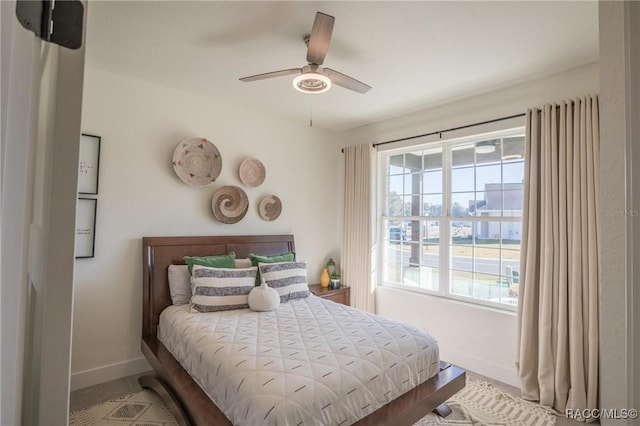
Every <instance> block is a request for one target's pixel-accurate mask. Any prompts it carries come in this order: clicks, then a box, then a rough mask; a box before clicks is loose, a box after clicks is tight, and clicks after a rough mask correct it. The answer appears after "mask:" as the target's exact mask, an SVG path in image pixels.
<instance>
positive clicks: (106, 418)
mask: <svg viewBox="0 0 640 426" xmlns="http://www.w3.org/2000/svg"><path fill="white" fill-rule="evenodd" d="M177 424H178V423H177V422H176V421H175V419H174V418H173V416H172V415H171V413H170V412H169V408H167V406H166V405H165V404H164V402H162V400H161V399H160V398H159V397H158V396H157V395H156V394H155V392H153V391H149V390H142V391H140V392H136V393H133V394H131V395H126V396H122V397H120V398H116V399H112V400H110V401H107V402H103V403H101V404H98V405H94V406H93V407H89V408H83V409H80V410H76V411H72V412H71V414H70V415H69V426H116V425H117V426H161V425H166V426H175V425H177Z"/></svg>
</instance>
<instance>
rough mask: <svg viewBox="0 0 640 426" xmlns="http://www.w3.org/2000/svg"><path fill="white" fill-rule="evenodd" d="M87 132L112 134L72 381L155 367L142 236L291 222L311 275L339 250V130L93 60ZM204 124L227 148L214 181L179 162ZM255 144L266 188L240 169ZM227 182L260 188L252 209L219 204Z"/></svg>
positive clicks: (77, 316)
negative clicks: (192, 175)
mask: <svg viewBox="0 0 640 426" xmlns="http://www.w3.org/2000/svg"><path fill="white" fill-rule="evenodd" d="M274 104H277V100H274ZM83 132H85V133H91V134H95V135H99V136H101V137H102V146H101V156H100V181H99V182H100V183H99V195H98V197H97V198H98V212H97V229H96V249H95V253H96V254H95V258H93V259H78V260H77V261H76V281H75V302H74V329H73V360H72V388H73V389H77V388H81V387H85V386H89V385H92V384H95V383H100V382H103V381H106V380H111V379H114V378H117V377H121V376H125V375H128V374H133V373H137V372H140V371H144V370H146V369H148V368H149V367H148V365H147V364H146V361H144V359H143V358H142V354H141V352H140V333H141V316H142V245H141V238H142V237H143V236H161V235H220V234H224V235H240V234H280V233H292V234H294V235H295V238H296V251H297V252H298V256H299V258H300V259H305V260H307V261H308V267H309V279H310V280H311V281H315V280H317V279H319V275H320V271H321V265H322V264H323V263H324V262H326V260H327V258H328V257H329V256H334V257H336V258H339V256H338V255H339V245H338V242H337V241H338V237H337V235H338V230H337V225H338V217H339V215H338V214H337V212H336V210H335V206H334V204H335V202H334V199H335V197H336V188H338V186H339V174H338V173H335V172H334V169H335V167H336V166H335V164H336V161H338V160H339V156H340V151H339V148H338V146H337V142H336V141H337V138H336V135H335V134H333V133H331V132H328V131H326V130H322V129H319V128H315V127H314V128H309V125H308V122H294V121H288V120H282V119H280V118H276V116H274V115H271V114H269V113H266V112H262V111H256V110H250V109H247V108H245V107H241V106H238V105H232V104H228V103H222V102H219V101H216V100H215V99H207V98H204V97H199V96H196V95H193V94H188V93H185V92H179V91H175V90H173V89H169V88H166V87H162V86H158V85H153V84H150V83H147V82H145V81H141V80H135V79H131V78H128V77H123V76H120V75H116V74H113V73H109V72H105V71H102V70H98V69H95V68H90V67H87V69H86V74H85V97H84V105H83ZM195 136H200V137H205V138H208V139H209V140H211V141H212V142H213V143H214V144H216V146H217V147H218V149H219V150H220V153H221V155H222V163H223V168H222V173H221V175H220V177H219V178H218V179H217V181H216V182H214V183H213V184H211V185H209V186H207V187H204V188H194V187H190V186H188V185H186V184H185V183H183V182H182V181H181V180H180V179H179V178H178V177H177V176H176V174H175V172H174V171H173V167H172V164H171V161H172V157H173V152H174V150H175V148H176V146H177V145H178V144H179V142H180V141H181V140H183V139H186V138H189V137H195ZM249 156H253V157H255V158H258V159H259V160H261V161H262V162H263V163H264V165H265V167H266V170H267V177H266V180H265V182H264V184H263V185H262V186H260V187H258V188H247V187H244V185H242V183H241V182H240V180H239V178H238V166H239V165H240V162H241V161H242V160H244V159H245V158H247V157H249ZM223 185H239V186H240V187H242V188H243V189H245V191H246V192H247V194H248V197H249V202H250V206H249V211H248V213H247V215H246V216H245V218H244V219H243V220H242V221H240V222H239V223H237V224H234V225H224V224H221V223H220V222H217V221H216V220H215V219H214V217H213V214H212V212H211V197H212V195H213V192H214V191H215V190H216V189H217V188H220V187H221V186H223ZM267 194H275V195H277V196H278V197H280V199H281V200H282V202H283V212H282V215H281V216H280V217H279V218H278V219H277V220H276V221H274V222H265V221H263V220H262V219H260V218H259V216H258V214H257V204H258V201H259V200H260V198H261V197H262V196H264V195H267Z"/></svg>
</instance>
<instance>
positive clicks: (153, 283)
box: [139, 235, 466, 426]
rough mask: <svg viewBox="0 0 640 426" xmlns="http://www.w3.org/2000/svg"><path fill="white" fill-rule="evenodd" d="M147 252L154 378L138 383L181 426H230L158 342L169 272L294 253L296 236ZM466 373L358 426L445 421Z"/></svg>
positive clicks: (223, 239) (145, 330)
mask: <svg viewBox="0 0 640 426" xmlns="http://www.w3.org/2000/svg"><path fill="white" fill-rule="evenodd" d="M142 251H143V302H142V352H143V354H144V356H145V357H146V358H147V360H148V361H149V363H150V364H151V366H152V367H153V370H154V372H155V373H156V374H155V375H148V376H143V377H141V378H140V379H139V381H140V384H141V385H142V386H143V387H144V388H149V389H152V390H154V391H155V392H156V393H157V394H158V395H159V396H160V397H161V398H162V399H163V401H164V402H165V403H167V405H168V406H169V409H170V410H171V413H172V414H173V415H174V416H175V417H176V419H177V420H178V423H179V424H181V425H231V422H230V421H229V419H227V418H226V416H225V415H224V414H223V413H222V412H221V411H220V410H219V409H218V407H217V406H216V405H215V404H214V403H213V401H212V400H211V399H210V398H209V397H208V396H207V394H205V393H204V391H203V390H202V389H201V388H200V386H198V384H196V382H195V381H194V380H193V379H192V378H191V377H190V376H189V374H188V373H187V372H186V371H185V370H184V369H183V368H182V366H180V364H179V363H178V361H177V360H176V359H175V358H174V357H173V356H172V355H171V353H170V352H169V351H168V350H167V348H166V347H165V346H164V345H163V344H162V343H160V342H159V341H158V339H157V337H156V336H157V328H158V321H159V318H160V313H161V312H162V311H163V310H164V309H165V308H166V307H167V306H170V305H171V296H170V293H169V283H168V278H167V269H168V267H169V265H172V264H184V261H183V260H182V258H183V256H207V255H209V256H210V255H224V254H228V253H229V252H232V251H233V252H235V253H236V256H237V258H245V257H247V256H248V255H249V253H259V254H263V255H275V254H280V253H285V252H288V251H295V246H294V240H293V235H255V236H249V235H245V236H210V237H209V236H206V237H200V236H197V237H145V238H143V239H142ZM465 380H466V379H465V371H464V370H461V369H459V368H457V367H455V366H449V365H446V366H441V371H440V373H439V374H437V375H436V376H434V377H432V378H431V379H429V380H427V381H426V382H424V383H422V384H421V385H419V386H417V387H415V388H413V389H412V390H410V391H409V392H407V393H405V394H404V395H402V396H400V397H398V398H397V399H395V400H393V401H391V402H390V403H388V404H386V405H384V406H383V407H381V408H380V409H378V410H377V411H375V412H374V413H372V414H370V415H368V416H367V417H365V418H363V419H361V420H359V421H358V422H356V423H355V424H356V425H358V426H366V425H393V426H402V425H407V426H409V425H412V424H413V423H415V422H416V421H418V420H419V419H421V418H422V417H424V416H425V415H427V414H429V413H430V412H431V411H434V410H436V411H437V412H439V413H440V414H443V415H446V413H447V412H446V410H447V409H448V407H446V404H444V401H446V400H447V399H448V398H449V397H451V396H452V395H453V394H455V393H456V392H458V391H459V390H460V389H462V388H463V387H464V385H465Z"/></svg>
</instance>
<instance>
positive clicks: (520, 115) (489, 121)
mask: <svg viewBox="0 0 640 426" xmlns="http://www.w3.org/2000/svg"><path fill="white" fill-rule="evenodd" d="M525 115H526V113H521V114H514V115H510V116H508V117H500V118H494V119H493V120H487V121H481V122H479V123H473V124H467V125H464V126H458V127H452V128H450V129H445V130H438V131H435V132H430V133H424V134H422V135H416V136H408V137H406V138H400V139H393V140H390V141H385V142H378V143H374V144H373V147H374V148H375V147H376V146H378V145H386V144H388V143H394V142H402V141H408V140H411V139H418V138H423V137H425V136H433V135H440V138H442V133H446V132H452V131H454V130H460V129H466V128H468V127H474V126H481V125H483V124H490V123H495V122H497V121H503V120H509V119H510V118H516V117H524V116H525Z"/></svg>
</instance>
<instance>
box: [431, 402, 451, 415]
mask: <svg viewBox="0 0 640 426" xmlns="http://www.w3.org/2000/svg"><path fill="white" fill-rule="evenodd" d="M451 411H452V410H451V407H449V405H448V404H447V403H446V402H443V403H442V404H440V405H438V406H437V407H436V408H434V409H433V412H434V413H436V414H437V415H439V416H440V417H447V416H448V415H449V414H451Z"/></svg>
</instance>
